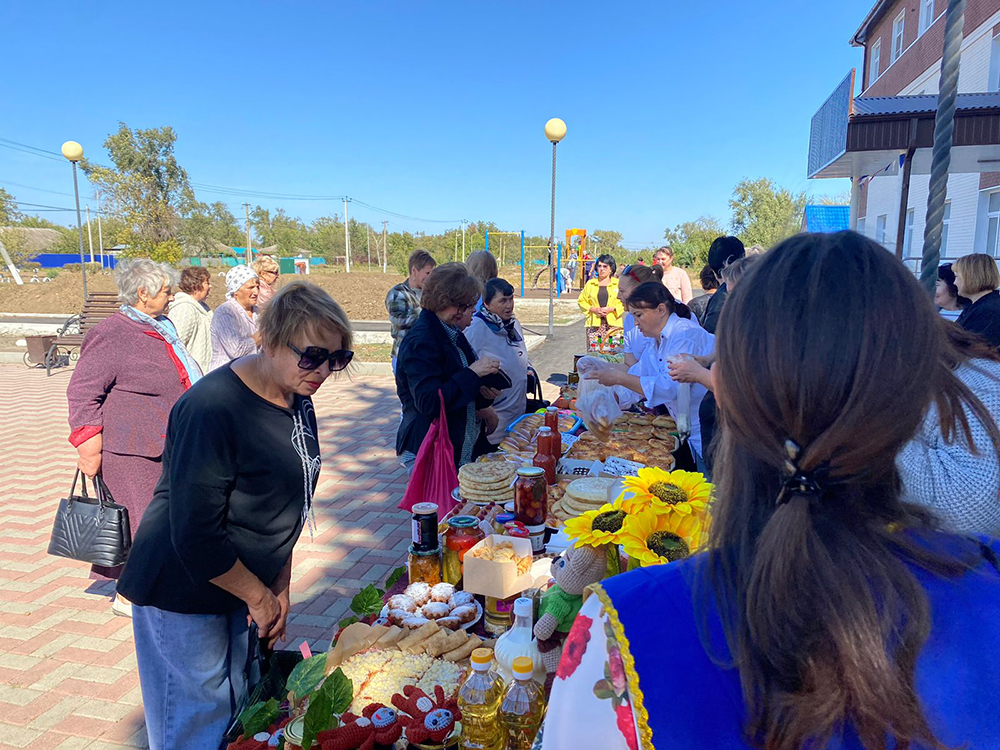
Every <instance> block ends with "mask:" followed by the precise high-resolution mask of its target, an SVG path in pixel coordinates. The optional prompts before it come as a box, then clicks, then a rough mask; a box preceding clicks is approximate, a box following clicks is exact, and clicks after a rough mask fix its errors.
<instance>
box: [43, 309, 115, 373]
mask: <svg viewBox="0 0 1000 750" xmlns="http://www.w3.org/2000/svg"><path fill="white" fill-rule="evenodd" d="M120 308H121V303H120V302H119V301H118V294H117V293H116V292H92V293H91V294H88V295H87V299H86V301H85V302H84V303H83V310H82V311H81V312H80V314H79V315H74V316H73V317H71V318H69V319H68V320H67V321H66V322H65V323H63V326H62V328H60V329H59V331H58V333H57V335H56V340H55V341H54V342H53V343H52V346H51V347H49V351H48V354H46V355H45V372H46V373H47V374H49V375H51V374H52V370H53V369H55V368H56V367H64V366H66V365H68V364H69V363H70V362H71V361H73V362H75V361H76V360H77V359H79V358H80V345H81V344H83V337H84V336H86V335H87V331H89V330H90V329H91V328H93V327H94V326H96V325H97V324H98V323H100V322H101V321H102V320H106V319H107V318H110V317H111V316H112V315H114V314H115V313H116V312H118V310H119V309H120Z"/></svg>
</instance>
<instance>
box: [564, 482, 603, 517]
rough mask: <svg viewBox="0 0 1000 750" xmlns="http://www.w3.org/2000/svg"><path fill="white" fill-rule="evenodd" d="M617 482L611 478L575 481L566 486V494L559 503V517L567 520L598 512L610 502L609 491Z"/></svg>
mask: <svg viewBox="0 0 1000 750" xmlns="http://www.w3.org/2000/svg"><path fill="white" fill-rule="evenodd" d="M616 481H617V480H616V479H612V478H609V477H583V478H582V479H574V480H573V481H572V482H570V483H569V484H568V485H567V486H566V493H565V494H564V495H563V497H562V500H560V501H559V504H558V507H557V508H556V511H555V513H556V514H557V517H558V518H562V520H566V519H567V518H574V517H576V516H579V515H582V514H584V513H586V512H587V511H589V510H597V509H598V508H600V507H601V506H602V505H604V504H605V503H606V502H608V490H610V489H611V487H612V485H614V483H615V482H616Z"/></svg>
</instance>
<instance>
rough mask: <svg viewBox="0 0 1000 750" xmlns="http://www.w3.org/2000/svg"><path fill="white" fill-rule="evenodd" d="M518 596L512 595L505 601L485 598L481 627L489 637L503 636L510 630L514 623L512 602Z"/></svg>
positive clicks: (489, 597) (490, 597)
mask: <svg viewBox="0 0 1000 750" xmlns="http://www.w3.org/2000/svg"><path fill="white" fill-rule="evenodd" d="M519 596H520V594H514V596H511V597H509V598H507V599H496V598H494V597H492V596H487V597H486V606H485V607H484V611H483V627H484V628H485V630H486V632H487V633H489V634H490V635H503V634H504V633H506V632H507V631H508V630H510V626H511V624H512V623H513V622H514V616H513V615H514V602H515V601H516V600H517V598H518V597H519Z"/></svg>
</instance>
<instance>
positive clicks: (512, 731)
mask: <svg viewBox="0 0 1000 750" xmlns="http://www.w3.org/2000/svg"><path fill="white" fill-rule="evenodd" d="M533 677H534V669H533V667H532V663H531V659H529V658H527V657H525V656H521V657H518V658H517V659H515V660H514V664H513V679H512V680H511V682H510V684H509V685H507V689H506V690H504V693H503V698H501V700H500V711H499V712H498V713H499V716H500V721H501V722H502V724H503V727H504V729H505V730H506V732H507V747H506V750H531V747H532V745H533V744H534V742H535V736H536V735H537V734H538V729H539V728H540V727H541V726H542V717H543V716H544V715H545V690H544V688H542V686H541V685H539V684H538V683H537V682H535V680H534V679H533Z"/></svg>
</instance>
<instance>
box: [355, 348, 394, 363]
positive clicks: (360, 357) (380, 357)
mask: <svg viewBox="0 0 1000 750" xmlns="http://www.w3.org/2000/svg"><path fill="white" fill-rule="evenodd" d="M354 361H355V362H359V363H365V362H391V361H392V344H355V345H354Z"/></svg>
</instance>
